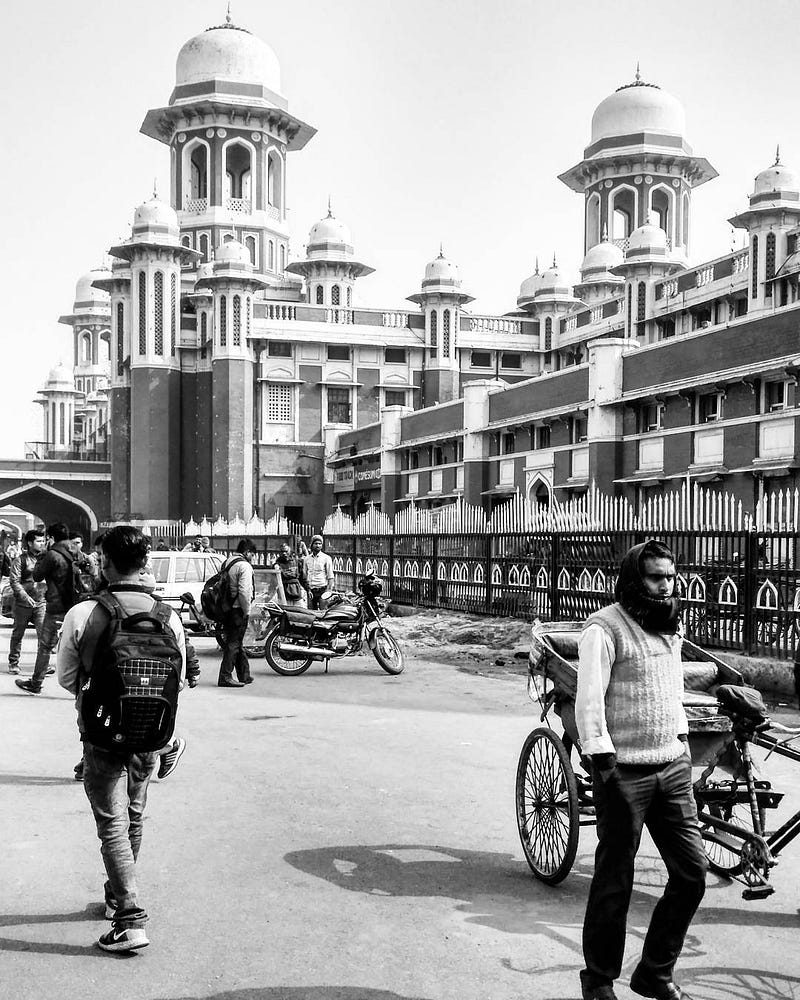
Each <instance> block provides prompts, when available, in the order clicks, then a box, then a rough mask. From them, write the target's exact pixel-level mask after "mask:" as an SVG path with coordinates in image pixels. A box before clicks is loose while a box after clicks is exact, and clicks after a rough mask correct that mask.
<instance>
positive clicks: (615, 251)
mask: <svg viewBox="0 0 800 1000" xmlns="http://www.w3.org/2000/svg"><path fill="white" fill-rule="evenodd" d="M622 258H623V253H622V249H621V248H620V247H618V246H617V245H616V243H611V242H609V241H608V240H603V242H602V243H596V244H595V245H594V246H593V247H590V248H589V250H588V251H587V253H586V256H585V257H584V258H583V263H582V264H581V273H583V272H584V271H595V270H604V271H607V270H609V268H612V267H616V266H617V265H618V264H621V263H622Z"/></svg>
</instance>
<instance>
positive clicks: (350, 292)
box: [347, 285, 353, 309]
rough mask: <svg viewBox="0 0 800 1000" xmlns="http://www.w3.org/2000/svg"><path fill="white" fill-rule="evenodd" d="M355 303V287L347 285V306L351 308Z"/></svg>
mask: <svg viewBox="0 0 800 1000" xmlns="http://www.w3.org/2000/svg"><path fill="white" fill-rule="evenodd" d="M352 304H353V289H352V288H351V287H350V286H349V285H348V286H347V308H348V309H349V308H350V307H351V306H352Z"/></svg>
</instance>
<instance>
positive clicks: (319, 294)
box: [317, 285, 325, 306]
mask: <svg viewBox="0 0 800 1000" xmlns="http://www.w3.org/2000/svg"><path fill="white" fill-rule="evenodd" d="M324 302H325V291H324V289H323V287H322V285H317V305H318V306H321V305H323V304H324Z"/></svg>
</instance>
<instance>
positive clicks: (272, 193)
mask: <svg viewBox="0 0 800 1000" xmlns="http://www.w3.org/2000/svg"><path fill="white" fill-rule="evenodd" d="M282 189H283V163H282V161H281V158H280V156H279V155H278V154H277V153H276V152H274V151H273V152H271V153H270V154H269V156H268V157H267V204H268V205H272V206H273V207H274V208H280V207H281V206H282V204H283V201H282V197H281V196H282Z"/></svg>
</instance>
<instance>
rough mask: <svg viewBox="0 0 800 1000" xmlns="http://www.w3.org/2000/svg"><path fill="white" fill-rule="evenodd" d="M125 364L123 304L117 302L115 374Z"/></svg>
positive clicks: (118, 373)
mask: <svg viewBox="0 0 800 1000" xmlns="http://www.w3.org/2000/svg"><path fill="white" fill-rule="evenodd" d="M124 364H125V306H124V305H123V304H122V303H121V302H118V303H117V375H121V374H122V366H123V365H124Z"/></svg>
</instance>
